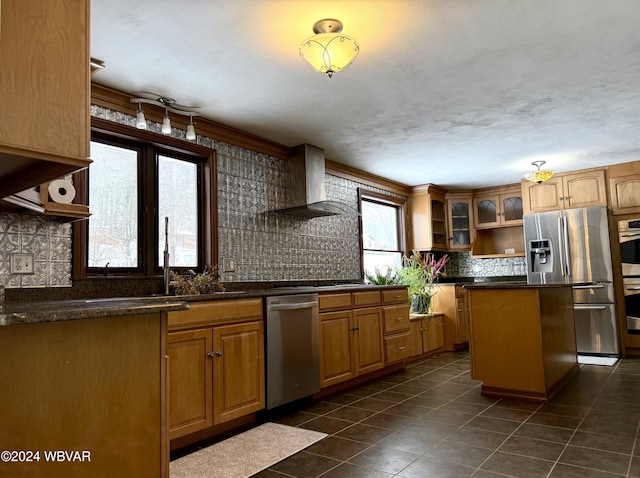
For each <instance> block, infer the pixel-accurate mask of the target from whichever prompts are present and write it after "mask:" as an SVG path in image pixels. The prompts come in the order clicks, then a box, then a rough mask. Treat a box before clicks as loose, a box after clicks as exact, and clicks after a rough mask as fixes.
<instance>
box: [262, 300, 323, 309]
mask: <svg viewBox="0 0 640 478" xmlns="http://www.w3.org/2000/svg"><path fill="white" fill-rule="evenodd" d="M312 307H318V303H317V302H297V303H294V304H269V307H268V310H269V311H271V310H298V309H310V308H312Z"/></svg>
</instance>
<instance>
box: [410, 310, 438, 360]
mask: <svg viewBox="0 0 640 478" xmlns="http://www.w3.org/2000/svg"><path fill="white" fill-rule="evenodd" d="M410 317H411V322H410V332H409V333H410V337H411V356H412V357H419V356H421V355H427V354H433V353H435V352H438V351H440V350H442V346H443V344H444V341H443V340H444V339H443V337H444V336H443V329H444V320H443V315H442V314H440V313H433V314H411V316H410Z"/></svg>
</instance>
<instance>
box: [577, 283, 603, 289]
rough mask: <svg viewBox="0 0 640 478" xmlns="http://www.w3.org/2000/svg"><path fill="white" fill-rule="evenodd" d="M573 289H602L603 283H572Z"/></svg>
mask: <svg viewBox="0 0 640 478" xmlns="http://www.w3.org/2000/svg"><path fill="white" fill-rule="evenodd" d="M572 288H573V289H604V285H602V284H591V285H574V286H572Z"/></svg>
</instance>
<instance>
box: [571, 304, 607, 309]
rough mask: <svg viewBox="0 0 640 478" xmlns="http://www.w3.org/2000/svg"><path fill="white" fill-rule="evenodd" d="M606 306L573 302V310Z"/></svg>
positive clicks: (603, 307)
mask: <svg viewBox="0 0 640 478" xmlns="http://www.w3.org/2000/svg"><path fill="white" fill-rule="evenodd" d="M606 308H607V306H606V305H584V304H574V305H573V310H605V309H606Z"/></svg>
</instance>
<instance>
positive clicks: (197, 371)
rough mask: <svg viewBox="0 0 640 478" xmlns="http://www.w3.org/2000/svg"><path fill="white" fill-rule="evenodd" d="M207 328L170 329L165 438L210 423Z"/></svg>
mask: <svg viewBox="0 0 640 478" xmlns="http://www.w3.org/2000/svg"><path fill="white" fill-rule="evenodd" d="M211 350H212V332H211V328H210V327H209V328H204V329H196V330H189V331H184V332H170V333H169V334H168V338H167V354H168V356H169V387H168V388H169V439H170V440H172V439H174V438H178V437H181V436H185V435H188V434H190V433H193V432H197V431H199V430H203V429H205V428H209V427H210V426H212V425H213V410H212V409H213V407H212V391H213V382H212V381H213V374H212V363H211V362H212V360H211V358H210V357H208V355H207V354H208V353H209V352H210V351H211Z"/></svg>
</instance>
